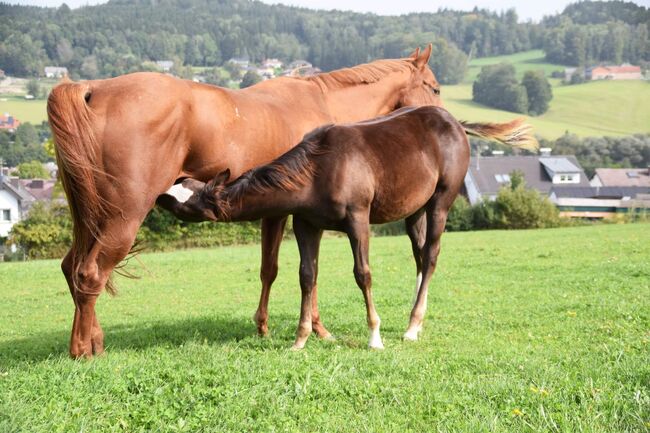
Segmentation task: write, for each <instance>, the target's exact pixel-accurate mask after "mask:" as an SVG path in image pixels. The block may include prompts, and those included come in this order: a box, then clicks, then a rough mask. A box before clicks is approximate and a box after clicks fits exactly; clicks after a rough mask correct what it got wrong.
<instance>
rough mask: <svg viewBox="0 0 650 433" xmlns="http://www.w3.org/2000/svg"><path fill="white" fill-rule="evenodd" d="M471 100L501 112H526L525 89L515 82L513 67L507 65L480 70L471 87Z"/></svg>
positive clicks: (486, 67) (526, 96) (485, 67)
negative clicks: (498, 109) (501, 110)
mask: <svg viewBox="0 0 650 433" xmlns="http://www.w3.org/2000/svg"><path fill="white" fill-rule="evenodd" d="M472 97H473V100H474V101H476V102H478V103H481V104H485V105H489V106H491V107H495V108H500V109H503V110H508V111H514V112H517V113H527V112H528V95H527V93H526V88H525V87H524V86H522V85H521V84H519V83H518V82H517V78H516V76H515V67H514V66H512V65H511V64H508V63H501V64H498V65H489V66H484V67H483V68H481V72H480V73H479V75H478V78H477V80H476V81H475V82H474V84H473V86H472Z"/></svg>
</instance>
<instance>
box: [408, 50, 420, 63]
mask: <svg viewBox="0 0 650 433" xmlns="http://www.w3.org/2000/svg"><path fill="white" fill-rule="evenodd" d="M419 55H420V47H417V48H416V49H415V50H413V52H412V53H411V54H409V55H408V58H409V59H412V60H415V59H417V58H418V56H419Z"/></svg>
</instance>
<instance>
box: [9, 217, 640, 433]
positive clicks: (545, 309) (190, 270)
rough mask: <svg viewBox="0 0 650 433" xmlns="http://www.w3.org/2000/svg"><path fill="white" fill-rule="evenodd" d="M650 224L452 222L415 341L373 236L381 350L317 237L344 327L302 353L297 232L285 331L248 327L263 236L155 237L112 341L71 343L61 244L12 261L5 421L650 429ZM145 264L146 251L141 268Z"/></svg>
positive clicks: (260, 427)
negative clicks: (181, 247)
mask: <svg viewBox="0 0 650 433" xmlns="http://www.w3.org/2000/svg"><path fill="white" fill-rule="evenodd" d="M649 242H650V225H647V224H634V225H599V226H593V227H578V228H565V229H553V230H537V231H517V232H503V231H492V232H474V233H448V234H445V235H444V236H443V247H442V254H441V258H440V262H439V268H438V271H437V273H436V275H435V276H434V279H433V286H432V289H431V292H430V298H429V311H428V314H427V319H426V322H425V329H424V333H423V336H422V339H421V341H419V342H417V343H413V344H407V343H403V342H402V341H401V340H400V337H401V335H402V333H403V331H404V329H405V326H406V323H407V318H408V314H409V306H410V301H411V296H412V289H413V287H412V286H413V283H414V269H413V264H412V258H411V257H410V253H409V251H410V247H409V243H408V240H407V239H406V238H405V237H394V238H374V239H373V240H372V242H371V252H372V255H371V266H372V269H373V271H374V272H373V281H374V294H375V302H376V305H377V309H378V312H379V314H380V315H381V318H382V333H383V338H384V344H385V345H386V350H385V351H383V352H372V351H368V350H367V349H366V348H365V345H366V341H367V330H366V326H365V309H364V307H363V301H362V296H361V294H360V291H359V290H358V288H357V287H356V285H355V283H354V278H353V276H352V272H351V268H352V261H351V258H350V256H351V254H350V251H349V246H348V243H347V241H346V240H345V239H343V238H329V239H326V240H325V241H324V242H323V246H322V252H321V269H320V275H319V276H320V281H319V289H320V292H319V293H320V304H321V312H322V315H323V319H324V322H325V324H326V325H327V326H328V327H329V329H330V330H331V331H332V332H333V333H334V334H335V335H336V336H337V337H338V341H337V342H335V343H328V342H322V341H317V340H316V339H315V338H312V339H310V341H309V342H308V343H307V347H306V349H305V350H304V351H302V352H298V353H294V352H291V351H289V350H288V348H289V347H290V345H291V343H292V341H293V336H294V332H295V327H296V325H297V319H298V310H299V290H298V288H297V266H298V263H297V252H296V247H295V245H294V242H293V241H286V242H285V245H284V246H283V249H282V252H281V257H280V269H281V270H280V275H279V278H278V281H277V283H276V285H275V286H274V289H273V293H272V296H271V305H270V312H271V319H270V325H271V337H270V338H268V339H260V338H257V337H255V336H254V333H255V327H254V325H253V323H252V321H251V320H250V317H251V315H252V313H253V312H254V310H255V307H256V303H257V297H258V286H259V284H258V277H257V273H258V261H259V252H258V246H243V247H230V248H218V249H213V250H191V251H179V252H174V253H161V254H144V255H142V256H141V260H142V263H143V264H144V265H145V268H146V270H143V269H140V270H139V271H138V272H139V273H140V274H141V275H142V278H141V279H140V280H124V279H120V280H119V283H120V287H121V292H120V295H119V296H118V297H116V298H114V299H110V298H109V297H107V296H102V297H101V298H100V301H99V302H98V308H97V310H98V314H99V317H100V320H101V322H102V324H103V327H104V331H105V333H106V343H107V350H108V352H107V354H106V355H105V356H103V357H99V358H96V359H94V360H92V361H90V362H87V361H72V360H70V359H68V357H67V354H66V352H67V340H68V331H69V327H70V323H71V319H72V303H71V301H70V298H69V293H68V289H67V287H66V285H65V283H64V281H63V277H62V275H61V273H60V270H59V264H58V261H40V262H30V263H11V264H6V263H5V264H1V265H0V288H1V289H0V305H2V314H1V315H0V431H7V432H18V431H21V432H22V431H30V432H31V431H34V432H36V431H38V432H45V431H47V432H71V431H88V432H90V431H102V432H109V431H115V432H118V431H128V432H137V431H160V432H168V431H191V432H203V431H211V432H224V431H264V432H268V431H310V432H316V431H322V432H336V431H367V432H425V431H426V432H436V431H441V432H488V431H489V432H527V431H530V432H533V431H535V432H539V431H557V432H647V431H650V333H649V332H650V331H649V330H650V267H649V263H650V248H648V245H649ZM133 267H134V268H136V269H137V268H138V267H137V266H135V265H134V266H133Z"/></svg>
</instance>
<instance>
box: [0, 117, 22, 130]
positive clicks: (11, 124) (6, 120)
mask: <svg viewBox="0 0 650 433" xmlns="http://www.w3.org/2000/svg"><path fill="white" fill-rule="evenodd" d="M18 126H20V120H18V119H16V118H15V117H14V116H12V115H10V114H9V113H5V114H0V129H16V128H18Z"/></svg>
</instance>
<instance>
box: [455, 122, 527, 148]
mask: <svg viewBox="0 0 650 433" xmlns="http://www.w3.org/2000/svg"><path fill="white" fill-rule="evenodd" d="M460 123H461V125H462V126H463V128H465V133H467V134H469V135H473V136H475V137H479V138H484V139H488V140H494V141H498V142H499V143H502V144H506V145H508V146H512V147H518V148H521V149H527V150H531V151H534V150H537V149H538V148H539V143H538V142H537V139H536V138H535V137H534V136H533V134H532V126H531V125H529V124H527V123H524V119H523V118H519V119H514V120H512V121H510V122H507V123H470V122H465V121H461V122H460Z"/></svg>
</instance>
